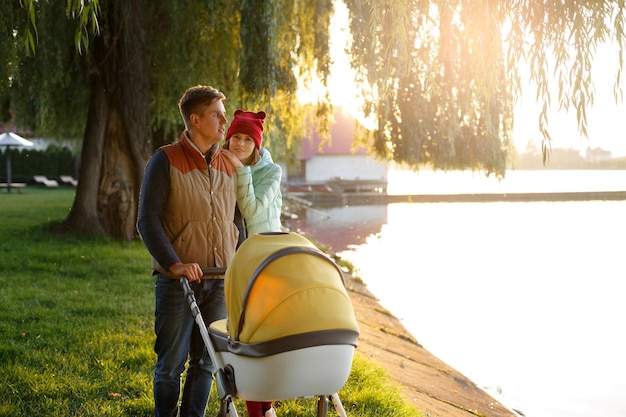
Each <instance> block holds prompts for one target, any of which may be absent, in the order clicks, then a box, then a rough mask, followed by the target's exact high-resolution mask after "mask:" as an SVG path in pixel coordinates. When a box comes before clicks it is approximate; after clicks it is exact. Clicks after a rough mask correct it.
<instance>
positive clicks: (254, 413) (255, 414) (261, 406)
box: [246, 401, 272, 417]
mask: <svg viewBox="0 0 626 417" xmlns="http://www.w3.org/2000/svg"><path fill="white" fill-rule="evenodd" d="M270 408H272V403H271V402H265V401H263V402H261V401H246V409H247V410H248V417H264V416H265V412H266V411H267V410H269V409H270Z"/></svg>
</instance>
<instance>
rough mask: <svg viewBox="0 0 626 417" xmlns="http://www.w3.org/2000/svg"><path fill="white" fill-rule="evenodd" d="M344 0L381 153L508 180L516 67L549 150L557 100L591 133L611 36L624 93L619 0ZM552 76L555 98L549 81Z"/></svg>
mask: <svg viewBox="0 0 626 417" xmlns="http://www.w3.org/2000/svg"><path fill="white" fill-rule="evenodd" d="M345 2H346V5H347V6H348V9H349V12H350V16H351V19H350V30H351V32H352V36H353V39H352V46H351V55H352V65H353V67H354V68H355V69H356V70H357V73H358V74H359V82H360V84H361V86H362V90H363V95H364V97H366V98H367V101H366V107H365V109H364V110H365V112H366V114H372V115H374V116H375V120H376V128H375V130H374V131H373V132H372V134H371V135H370V137H371V138H372V139H373V143H374V150H375V152H376V154H377V155H378V156H379V157H380V158H383V159H385V160H394V161H397V162H400V163H403V164H405V165H407V166H409V167H412V168H414V169H419V168H420V167H423V166H425V165H428V166H431V167H433V168H436V169H444V170H447V169H472V170H484V171H485V172H486V173H487V174H490V173H495V174H496V175H497V176H504V174H505V169H506V162H507V156H508V153H509V150H510V147H511V131H512V127H513V106H514V103H515V98H516V97H517V96H519V95H520V93H521V89H522V87H523V86H522V84H521V81H520V79H521V78H520V69H521V68H527V69H528V73H529V74H530V79H531V81H534V83H535V84H536V85H537V99H538V100H539V101H541V102H543V109H542V110H541V112H540V114H539V115H538V123H539V127H540V131H541V132H542V135H543V138H544V142H543V151H544V152H543V154H544V158H545V157H546V156H547V154H548V147H549V143H550V138H551V136H550V131H549V129H548V116H547V115H548V110H549V108H550V106H551V105H552V104H554V103H553V101H556V104H555V105H556V106H557V108H559V109H564V110H570V109H574V110H575V111H576V114H577V117H578V123H579V130H580V131H581V133H583V134H585V135H586V113H585V109H586V108H587V107H588V106H589V105H590V104H591V103H593V99H594V90H593V85H592V83H591V70H592V64H593V57H594V53H595V51H596V48H597V47H598V45H600V44H602V43H605V42H613V43H615V44H616V45H617V46H618V54H619V67H618V68H617V69H616V82H615V86H616V90H615V94H616V99H618V98H621V92H620V84H621V77H620V76H621V68H622V57H623V51H624V41H625V36H624V22H625V18H624V2H623V1H618V2H614V1H593V2H578V1H562V0H541V1H530V0H526V1H494V0H469V1H468V0H453V1H432V0H400V1H396V0H379V1H365V0H345ZM555 82H556V84H557V85H556V87H557V90H558V97H557V98H556V100H554V98H553V97H551V95H550V91H551V90H550V88H549V87H551V86H552V84H553V83H555ZM544 162H545V161H544Z"/></svg>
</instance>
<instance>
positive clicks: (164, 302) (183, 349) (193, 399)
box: [154, 275, 226, 417]
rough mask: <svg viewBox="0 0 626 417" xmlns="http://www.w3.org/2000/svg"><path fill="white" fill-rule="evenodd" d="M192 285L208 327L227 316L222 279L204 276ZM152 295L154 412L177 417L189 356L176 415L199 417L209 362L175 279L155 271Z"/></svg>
mask: <svg viewBox="0 0 626 417" xmlns="http://www.w3.org/2000/svg"><path fill="white" fill-rule="evenodd" d="M191 289H192V290H193V291H194V293H195V296H196V301H197V303H198V307H199V308H200V312H201V314H202V318H203V319H204V321H205V323H206V324H207V325H208V324H210V323H211V322H213V321H215V320H220V319H223V318H226V304H225V301H224V280H222V279H207V280H202V282H201V283H193V284H191ZM155 299H156V308H155V322H154V330H155V333H156V343H155V345H154V351H155V352H156V354H157V363H156V368H155V371H154V415H155V417H165V416H167V417H175V416H176V415H177V412H178V399H179V396H180V383H181V377H182V374H183V372H184V370H185V363H186V362H187V359H189V366H188V368H187V376H186V378H185V386H184V388H183V396H182V400H181V405H180V417H203V416H204V412H205V409H206V405H207V401H208V399H209V393H210V392H211V385H212V383H213V371H214V369H213V363H212V362H211V358H210V357H209V355H208V353H207V351H206V347H205V345H204V341H203V340H202V336H201V335H200V331H199V330H198V326H197V325H196V324H195V321H194V319H193V316H192V314H191V310H190V309H189V305H188V304H187V300H186V298H185V296H184V295H183V289H182V287H181V286H180V283H179V282H178V280H175V279H171V278H168V277H166V276H163V275H159V276H158V277H157V280H156V286H155Z"/></svg>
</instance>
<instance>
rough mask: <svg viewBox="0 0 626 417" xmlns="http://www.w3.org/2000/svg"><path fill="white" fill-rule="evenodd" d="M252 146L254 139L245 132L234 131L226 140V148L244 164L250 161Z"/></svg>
mask: <svg viewBox="0 0 626 417" xmlns="http://www.w3.org/2000/svg"><path fill="white" fill-rule="evenodd" d="M254 147H255V145H254V139H252V137H250V136H248V135H246V134H245V133H235V134H234V135H232V136H231V137H230V139H229V140H228V150H229V151H231V152H232V153H234V154H235V156H236V157H237V158H239V160H240V161H241V162H243V163H244V164H246V165H249V164H250V163H251V162H252V152H254Z"/></svg>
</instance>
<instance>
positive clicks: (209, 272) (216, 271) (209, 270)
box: [202, 266, 226, 277]
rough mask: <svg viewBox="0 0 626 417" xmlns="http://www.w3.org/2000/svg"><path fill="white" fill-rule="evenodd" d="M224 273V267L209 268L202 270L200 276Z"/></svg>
mask: <svg viewBox="0 0 626 417" xmlns="http://www.w3.org/2000/svg"><path fill="white" fill-rule="evenodd" d="M225 273H226V267H225V266H214V267H211V268H202V275H203V276H205V277H208V276H213V275H224V274H225Z"/></svg>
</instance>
